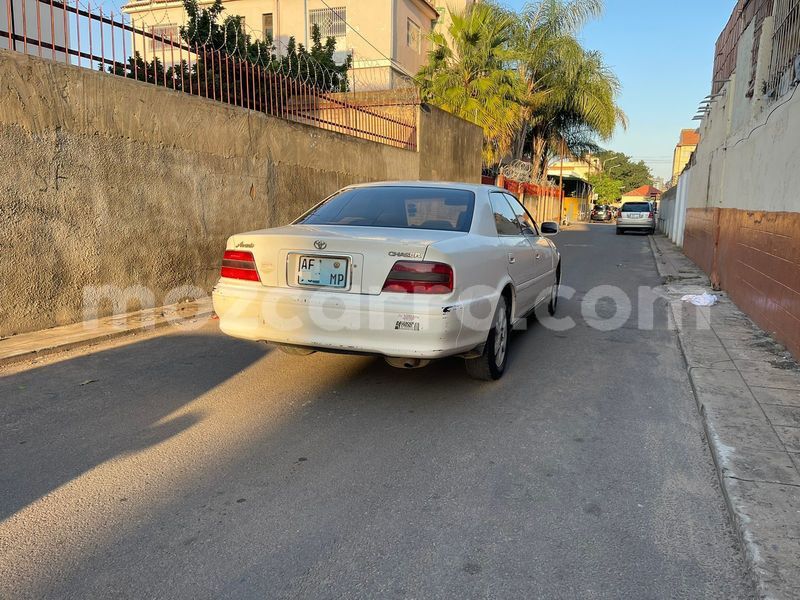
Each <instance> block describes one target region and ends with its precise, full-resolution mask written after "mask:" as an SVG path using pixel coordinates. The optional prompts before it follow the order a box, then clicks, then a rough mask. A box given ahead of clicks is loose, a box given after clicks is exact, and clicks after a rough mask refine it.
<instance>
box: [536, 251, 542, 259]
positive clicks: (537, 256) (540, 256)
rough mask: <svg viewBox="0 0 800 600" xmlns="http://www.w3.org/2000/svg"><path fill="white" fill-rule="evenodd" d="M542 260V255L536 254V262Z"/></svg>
mask: <svg viewBox="0 0 800 600" xmlns="http://www.w3.org/2000/svg"><path fill="white" fill-rule="evenodd" d="M540 258H542V255H541V254H539V253H538V252H537V253H536V260H539V259H540Z"/></svg>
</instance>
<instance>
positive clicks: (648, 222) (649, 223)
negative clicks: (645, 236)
mask: <svg viewBox="0 0 800 600" xmlns="http://www.w3.org/2000/svg"><path fill="white" fill-rule="evenodd" d="M655 226H656V224H655V221H653V220H652V219H630V220H628V219H626V220H621V219H617V228H619V229H652V228H653V227H655Z"/></svg>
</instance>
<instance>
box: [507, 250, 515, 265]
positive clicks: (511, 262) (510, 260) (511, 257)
mask: <svg viewBox="0 0 800 600" xmlns="http://www.w3.org/2000/svg"><path fill="white" fill-rule="evenodd" d="M515 262H517V257H516V256H514V255H513V254H511V252H509V253H508V264H510V265H513V264H514V263H515Z"/></svg>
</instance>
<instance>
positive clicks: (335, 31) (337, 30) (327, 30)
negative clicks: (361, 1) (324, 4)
mask: <svg viewBox="0 0 800 600" xmlns="http://www.w3.org/2000/svg"><path fill="white" fill-rule="evenodd" d="M308 23H309V27H311V28H312V29H313V28H314V25H317V26H319V32H320V33H321V34H322V38H323V39H324V38H329V37H336V38H341V37H345V36H346V35H347V9H346V8H345V7H344V6H337V7H333V8H319V9H314V10H310V11H308Z"/></svg>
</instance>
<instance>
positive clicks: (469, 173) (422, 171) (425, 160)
mask: <svg viewBox="0 0 800 600" xmlns="http://www.w3.org/2000/svg"><path fill="white" fill-rule="evenodd" d="M417 147H418V150H419V153H420V156H421V159H420V163H419V178H420V179H425V180H430V181H474V182H475V183H480V182H481V179H480V174H481V166H482V164H483V163H482V159H481V154H480V152H478V153H475V148H482V147H483V130H481V129H480V128H479V127H477V126H475V125H472V124H470V123H467V122H466V121H462V120H461V119H456V118H454V117H453V116H452V115H450V114H449V113H446V112H445V111H443V110H441V109H439V108H436V107H435V106H429V105H424V106H423V107H421V108H420V110H419V127H418V141H417Z"/></svg>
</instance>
